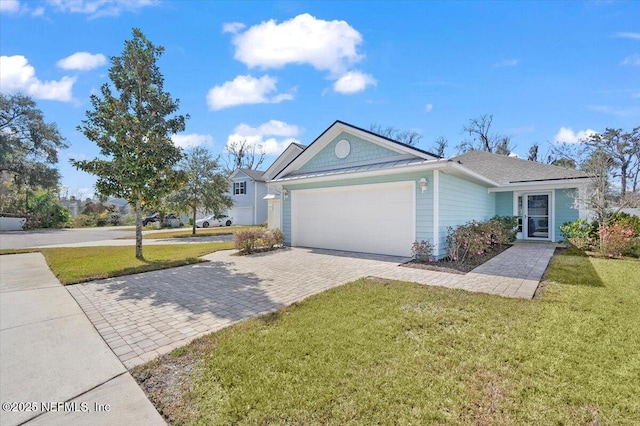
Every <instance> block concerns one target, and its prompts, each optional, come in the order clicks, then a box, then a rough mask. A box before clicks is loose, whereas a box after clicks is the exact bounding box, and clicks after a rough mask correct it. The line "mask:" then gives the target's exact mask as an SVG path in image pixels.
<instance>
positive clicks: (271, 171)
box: [263, 142, 307, 180]
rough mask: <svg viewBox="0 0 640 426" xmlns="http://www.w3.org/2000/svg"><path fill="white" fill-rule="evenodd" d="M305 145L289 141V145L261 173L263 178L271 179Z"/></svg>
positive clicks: (302, 149)
mask: <svg viewBox="0 0 640 426" xmlns="http://www.w3.org/2000/svg"><path fill="white" fill-rule="evenodd" d="M306 147H307V146H306V145H302V144H299V143H296V142H291V143H290V144H289V146H287V147H286V148H285V150H284V151H282V153H281V154H280V155H279V156H278V158H276V159H275V161H274V162H273V163H272V164H271V165H270V166H269V167H268V168H267V170H265V172H264V174H263V179H264V180H271V179H272V178H273V177H274V176H276V175H277V174H278V173H280V171H281V170H282V169H284V168H285V167H286V166H287V165H288V164H289V163H290V162H291V161H293V160H294V159H295V158H296V157H297V156H298V155H300V153H301V152H302V151H304V150H305V148H306Z"/></svg>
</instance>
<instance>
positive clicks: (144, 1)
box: [3, 0, 158, 18]
mask: <svg viewBox="0 0 640 426" xmlns="http://www.w3.org/2000/svg"><path fill="white" fill-rule="evenodd" d="M3 1H4V0H3ZM48 3H49V4H51V5H53V6H55V7H57V8H58V10H60V11H62V12H69V13H82V14H86V15H91V17H93V18H96V17H99V16H117V15H119V14H120V13H121V12H123V11H128V12H135V11H138V10H140V9H142V8H143V7H145V6H153V5H155V4H157V3H158V1H157V0H48Z"/></svg>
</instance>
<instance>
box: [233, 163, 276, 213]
mask: <svg viewBox="0 0 640 426" xmlns="http://www.w3.org/2000/svg"><path fill="white" fill-rule="evenodd" d="M263 174H264V172H263V171H260V170H251V169H236V170H234V171H233V173H231V176H230V177H229V180H230V182H229V195H230V197H231V200H232V201H233V207H232V208H230V209H229V213H228V214H229V216H231V217H233V223H234V225H262V224H263V223H266V221H267V203H266V201H264V200H263V198H264V196H265V195H267V184H266V182H265V179H264V177H263Z"/></svg>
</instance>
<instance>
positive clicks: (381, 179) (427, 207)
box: [282, 171, 433, 245]
mask: <svg viewBox="0 0 640 426" xmlns="http://www.w3.org/2000/svg"><path fill="white" fill-rule="evenodd" d="M420 178H426V179H427V180H428V181H429V182H432V181H433V172H431V171H425V172H420V173H403V174H398V175H391V176H375V177H368V178H360V179H343V180H339V181H330V182H320V183H308V184H301V185H295V186H293V185H292V186H284V189H285V190H287V192H288V193H289V196H288V197H287V198H286V199H284V198H283V200H282V232H284V236H285V244H287V245H291V193H292V192H293V191H296V190H299V189H313V188H333V187H339V186H348V185H366V184H373V183H387V182H402V181H415V182H418V181H419V180H420ZM415 235H416V236H415V238H416V240H428V241H433V185H429V186H428V188H427V190H426V191H425V192H424V193H422V189H421V188H420V185H418V184H417V183H416V230H415Z"/></svg>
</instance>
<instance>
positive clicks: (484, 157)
mask: <svg viewBox="0 0 640 426" xmlns="http://www.w3.org/2000/svg"><path fill="white" fill-rule="evenodd" d="M451 161H454V162H457V163H459V164H461V165H462V166H463V167H465V168H467V169H469V170H471V171H473V172H475V173H477V174H479V175H481V176H484V177H486V178H487V179H490V180H492V181H494V182H497V183H499V184H502V183H507V182H508V183H520V182H537V181H546V180H559V179H580V178H587V177H589V175H587V174H586V173H584V172H581V171H580V170H575V169H569V168H565V167H559V166H552V165H550V164H543V163H537V162H535V161H529V160H523V159H520V158H514V157H507V156H506V155H498V154H492V153H490V152H485V151H469V152H466V153H464V154H462V155H458V156H457V157H453V158H451Z"/></svg>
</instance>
